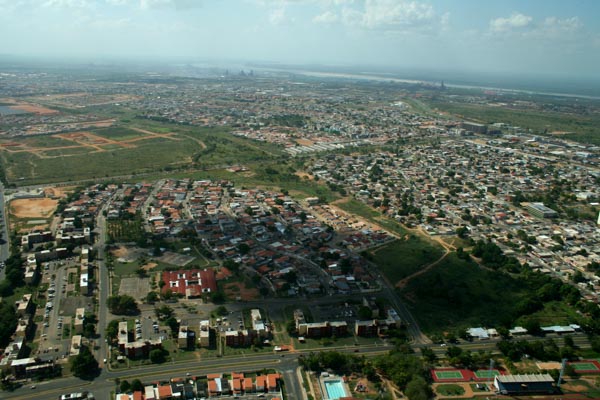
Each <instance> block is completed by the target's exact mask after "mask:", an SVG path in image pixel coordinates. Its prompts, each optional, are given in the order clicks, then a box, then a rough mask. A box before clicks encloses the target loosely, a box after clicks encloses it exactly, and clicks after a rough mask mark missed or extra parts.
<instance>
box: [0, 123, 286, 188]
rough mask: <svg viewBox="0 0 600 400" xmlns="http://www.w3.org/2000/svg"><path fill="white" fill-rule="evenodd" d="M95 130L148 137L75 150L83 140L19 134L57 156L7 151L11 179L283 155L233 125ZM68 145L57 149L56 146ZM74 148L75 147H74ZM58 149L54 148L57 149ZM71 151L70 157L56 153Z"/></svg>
mask: <svg viewBox="0 0 600 400" xmlns="http://www.w3.org/2000/svg"><path fill="white" fill-rule="evenodd" d="M134 127H135V128H140V129H146V130H148V131H151V132H164V131H167V132H171V133H172V135H170V136H169V137H161V136H153V135H149V134H143V133H141V132H137V131H135V130H132V129H131V128H134ZM90 133H93V134H97V135H99V136H104V137H107V138H109V139H111V140H116V141H119V140H121V141H123V140H127V139H134V138H139V137H140V135H141V136H145V137H144V138H143V139H142V140H136V141H133V142H128V143H123V145H115V144H108V143H107V144H97V145H95V146H97V147H100V148H101V149H102V150H101V151H98V148H97V147H89V148H87V147H83V151H82V150H81V149H80V148H74V147H72V146H76V145H78V144H77V143H74V142H71V141H68V140H65V139H61V138H57V137H56V136H55V135H48V136H42V137H36V138H35V140H34V141H32V139H28V138H15V139H13V142H17V143H23V144H26V145H27V146H33V147H41V148H48V150H47V151H51V152H52V153H51V154H45V152H43V153H44V154H45V155H46V156H51V157H39V156H38V155H37V154H34V153H30V152H18V153H10V152H6V151H5V152H1V153H0V159H1V163H2V165H3V166H5V173H6V176H7V179H8V181H9V182H17V181H18V182H19V184H34V183H43V182H56V181H60V182H64V181H78V180H85V179H97V178H99V177H108V176H120V175H130V174H133V175H135V174H146V173H156V172H157V171H166V172H172V171H176V170H189V169H190V168H191V169H205V168H210V167H215V166H219V167H222V166H225V165H233V164H240V163H253V162H256V163H259V162H261V163H262V162H264V161H268V160H270V159H271V160H272V159H274V158H276V157H279V156H280V155H281V151H280V149H279V148H278V146H276V145H272V144H268V143H258V142H254V141H251V140H248V139H245V138H241V137H235V136H232V135H230V134H229V131H228V129H227V128H199V127H188V126H181V125H175V124H166V123H158V122H153V121H148V120H143V119H136V120H135V121H134V122H132V123H128V124H125V125H123V126H116V127H111V128H100V129H92V130H90ZM63 146H64V147H65V148H64V149H56V147H63ZM69 146H71V147H69ZM51 148H52V149H51ZM59 155H68V157H55V156H59Z"/></svg>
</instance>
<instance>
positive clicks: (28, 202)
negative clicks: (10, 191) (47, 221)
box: [10, 198, 58, 218]
mask: <svg viewBox="0 0 600 400" xmlns="http://www.w3.org/2000/svg"><path fill="white" fill-rule="evenodd" d="M57 205H58V200H55V199H48V198H42V199H16V200H13V201H11V202H10V213H11V214H13V215H14V216H15V217H17V218H48V217H50V216H52V214H53V213H54V210H56V206H57Z"/></svg>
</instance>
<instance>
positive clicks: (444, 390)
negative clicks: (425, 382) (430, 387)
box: [435, 384, 465, 396]
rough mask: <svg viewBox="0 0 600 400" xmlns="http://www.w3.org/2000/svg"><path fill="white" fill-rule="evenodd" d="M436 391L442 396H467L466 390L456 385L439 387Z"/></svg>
mask: <svg viewBox="0 0 600 400" xmlns="http://www.w3.org/2000/svg"><path fill="white" fill-rule="evenodd" d="M435 390H436V391H437V392H438V393H439V394H441V395H442V396H462V395H463V394H465V389H464V388H463V387H462V386H460V385H455V384H445V385H439V386H437V387H436V389H435Z"/></svg>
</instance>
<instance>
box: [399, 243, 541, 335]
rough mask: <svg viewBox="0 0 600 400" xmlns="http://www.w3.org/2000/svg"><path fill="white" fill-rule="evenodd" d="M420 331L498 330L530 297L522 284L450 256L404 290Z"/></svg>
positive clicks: (512, 317) (507, 276)
mask: <svg viewBox="0 0 600 400" xmlns="http://www.w3.org/2000/svg"><path fill="white" fill-rule="evenodd" d="M401 295H402V297H404V298H405V299H406V302H407V305H408V306H409V307H410V309H411V311H412V312H413V315H414V316H415V318H417V320H418V322H419V325H420V327H421V328H422V329H423V330H424V331H425V332H432V333H433V332H437V333H439V332H441V331H442V330H448V329H452V328H464V327H467V326H497V325H499V324H501V323H506V322H507V321H508V323H510V322H511V321H513V320H514V318H516V315H515V310H516V309H517V305H518V303H519V302H520V301H521V300H523V299H526V298H528V297H529V296H531V293H530V292H529V289H528V288H526V287H523V285H522V282H521V281H519V280H518V279H516V278H513V277H511V276H509V275H506V274H502V273H498V272H494V271H490V270H487V269H482V268H480V267H479V266H477V265H476V264H474V263H468V262H466V261H464V260H461V259H459V258H458V257H456V255H454V254H451V255H450V256H448V257H447V258H446V259H444V260H443V261H442V262H441V263H439V264H438V265H436V266H435V267H434V268H432V269H431V270H430V271H428V272H426V273H424V274H422V275H419V276H417V277H415V278H414V279H412V280H410V281H409V283H408V284H407V286H406V287H404V288H403V289H402V290H401Z"/></svg>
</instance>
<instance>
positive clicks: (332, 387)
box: [323, 379, 347, 400]
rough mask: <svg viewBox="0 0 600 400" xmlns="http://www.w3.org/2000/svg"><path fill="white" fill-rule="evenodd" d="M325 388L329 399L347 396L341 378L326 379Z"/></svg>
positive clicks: (335, 399) (334, 399)
mask: <svg viewBox="0 0 600 400" xmlns="http://www.w3.org/2000/svg"><path fill="white" fill-rule="evenodd" d="M323 383H324V384H325V390H327V398H328V399H329V400H337V399H339V398H340V397H346V396H347V395H346V390H345V389H344V385H343V384H342V381H341V380H339V379H338V380H335V381H325V382H323Z"/></svg>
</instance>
